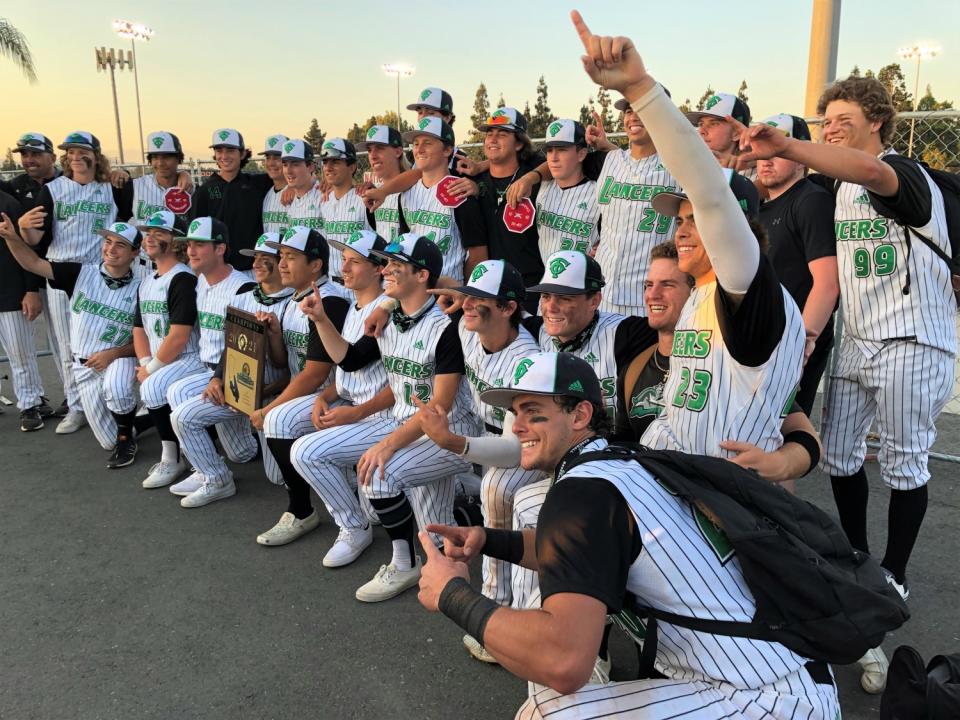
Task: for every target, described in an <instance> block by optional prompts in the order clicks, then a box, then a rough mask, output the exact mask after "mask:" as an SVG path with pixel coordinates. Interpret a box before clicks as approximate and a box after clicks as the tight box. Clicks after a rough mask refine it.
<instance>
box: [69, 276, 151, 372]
mask: <svg viewBox="0 0 960 720" xmlns="http://www.w3.org/2000/svg"><path fill="white" fill-rule="evenodd" d="M139 287H140V281H139V280H138V279H134V280H132V281H131V282H128V283H127V284H126V285H123V286H122V287H118V288H111V287H109V286H108V285H107V283H106V282H104V279H103V276H102V275H101V274H100V265H93V264H90V265H83V266H82V267H81V268H80V274H79V275H77V280H76V283H75V284H74V287H73V292H72V293H71V294H70V352H72V353H73V355H74V356H75V357H81V358H88V357H90V356H91V355H93V354H94V353H97V352H100V351H101V350H110V349H112V348H115V347H120V346H122V345H127V344H128V343H131V342H133V320H134V316H135V314H136V309H137V290H138V289H139Z"/></svg>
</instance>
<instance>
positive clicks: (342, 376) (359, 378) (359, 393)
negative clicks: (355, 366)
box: [335, 295, 387, 405]
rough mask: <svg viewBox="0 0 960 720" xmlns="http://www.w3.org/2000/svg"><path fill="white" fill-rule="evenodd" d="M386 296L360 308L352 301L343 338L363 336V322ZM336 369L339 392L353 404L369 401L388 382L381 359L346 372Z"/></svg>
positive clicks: (355, 340) (344, 323)
mask: <svg viewBox="0 0 960 720" xmlns="http://www.w3.org/2000/svg"><path fill="white" fill-rule="evenodd" d="M386 297H387V296H386V295H381V296H380V297H378V298H377V299H376V300H374V301H373V302H369V303H367V304H366V305H364V306H363V307H362V308H358V307H357V306H356V304H355V303H351V304H350V309H349V310H348V311H347V317H346V318H345V319H344V321H343V332H342V333H341V334H342V335H343V339H344V340H346V341H347V342H349V343H355V342H357V340H359V339H360V338H362V337H363V324H364V323H365V322H366V321H367V318H368V317H370V313H372V312H373V311H374V310H376V309H377V307H378V306H379V305H380V303H381V302H382V301H383V300H385V299H386ZM335 371H336V373H335V382H336V384H337V394H338V395H339V396H340V397H342V398H343V399H344V400H347V401H348V402H350V403H351V404H352V405H362V404H363V403H365V402H369V401H370V400H371V399H372V398H373V396H374V395H376V394H377V393H378V392H380V391H381V390H383V388H384V387H385V386H386V384H387V371H386V370H385V369H384V367H383V363H382V362H380V361H376V362H372V363H369V364H367V365H366V366H365V367H362V368H360V369H359V370H354V371H353V372H346V371H344V370H341V369H340V368H339V367H337V368H335Z"/></svg>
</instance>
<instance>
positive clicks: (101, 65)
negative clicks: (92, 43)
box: [94, 47, 133, 165]
mask: <svg viewBox="0 0 960 720" xmlns="http://www.w3.org/2000/svg"><path fill="white" fill-rule="evenodd" d="M94 52H95V55H96V59H97V72H100V71H101V70H102V71H109V73H110V89H111V90H112V91H113V118H114V120H115V121H116V123H117V145H118V146H119V149H120V164H121V165H123V164H124V162H125V161H124V159H123V136H122V135H121V134H120V105H119V103H118V102H117V79H116V77H115V76H114V70H115V69H116V68H119V69H120V70H123V66H124V65H126V66H128V67H130V66H132V65H133V55H131V54H130V53H129V52H128V53H127V56H126V57H124V56H123V53H124V51H123V50H114V49H113V48H110V49H109V50H107V49H106V48H105V47H100V48H94Z"/></svg>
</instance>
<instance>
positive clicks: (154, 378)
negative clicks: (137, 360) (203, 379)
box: [140, 353, 209, 410]
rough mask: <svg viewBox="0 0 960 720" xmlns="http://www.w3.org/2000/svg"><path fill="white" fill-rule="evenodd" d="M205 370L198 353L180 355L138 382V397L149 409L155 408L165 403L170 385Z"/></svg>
mask: <svg viewBox="0 0 960 720" xmlns="http://www.w3.org/2000/svg"><path fill="white" fill-rule="evenodd" d="M205 372H207V368H206V366H205V365H204V364H203V363H202V362H200V356H199V355H197V354H196V353H192V354H190V355H181V356H180V357H178V358H177V359H176V360H174V361H173V362H172V363H170V364H168V365H164V366H163V367H162V368H160V369H159V370H157V371H156V372H155V373H153V374H151V375H149V376H148V377H147V379H146V380H144V381H143V382H142V383H141V384H140V398H141V399H142V400H143V404H144V405H146V406H147V407H148V408H150V409H151V410H156V409H157V408H159V407H163V406H164V405H166V404H167V391H168V390H169V389H170V386H171V385H173V384H174V383H175V382H177V381H178V380H183V379H184V378H188V377H190V376H191V375H200V374H202V373H205ZM208 382H209V380H208ZM201 392H202V391H201Z"/></svg>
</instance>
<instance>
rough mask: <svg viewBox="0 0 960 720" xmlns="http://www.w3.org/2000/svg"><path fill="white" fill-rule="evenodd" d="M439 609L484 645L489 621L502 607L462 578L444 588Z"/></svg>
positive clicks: (452, 581) (456, 578)
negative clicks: (484, 635) (484, 634)
mask: <svg viewBox="0 0 960 720" xmlns="http://www.w3.org/2000/svg"><path fill="white" fill-rule="evenodd" d="M437 607H438V609H439V610H440V612H442V613H443V614H444V615H446V616H447V617H448V618H450V619H451V620H453V621H454V622H455V623H456V624H457V625H459V626H460V627H461V628H463V629H464V630H466V632H467V634H468V635H470V636H471V637H472V638H474V639H475V640H477V642H479V643H480V644H481V645H482V644H483V633H484V631H486V629H487V621H488V620H490V616H491V615H493V613H494V611H495V610H497V609H498V608H499V607H500V606H499V605H497V604H496V603H495V602H494V601H493V600H491V599H490V598H488V597H485V596H483V595H481V594H480V593H478V592H477V591H476V590H474V589H473V588H472V587H470V583H468V582H467V581H466V580H464V579H463V578H462V577H455V578H453V579H452V580H450V582H448V583H447V584H446V586H445V587H444V588H443V592H441V593H440V600H439V602H438V603H437Z"/></svg>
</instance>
